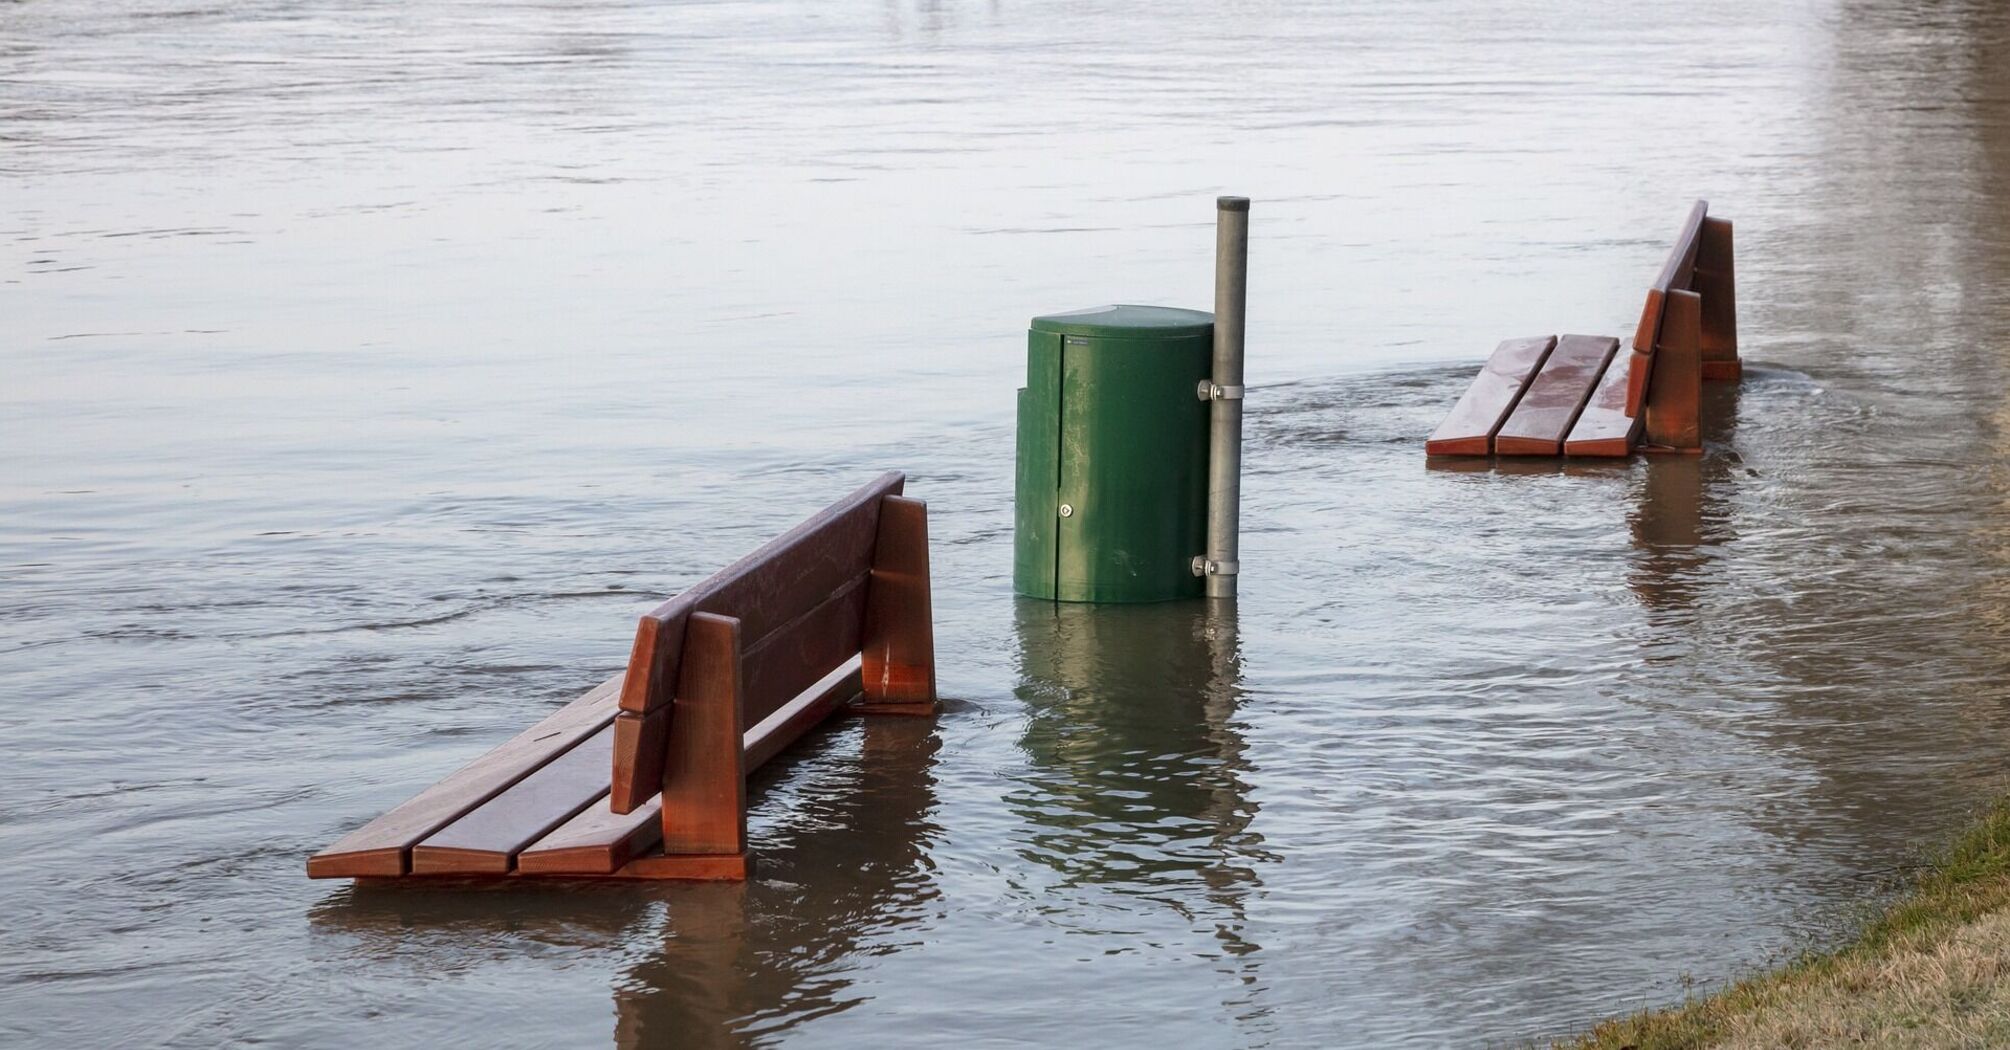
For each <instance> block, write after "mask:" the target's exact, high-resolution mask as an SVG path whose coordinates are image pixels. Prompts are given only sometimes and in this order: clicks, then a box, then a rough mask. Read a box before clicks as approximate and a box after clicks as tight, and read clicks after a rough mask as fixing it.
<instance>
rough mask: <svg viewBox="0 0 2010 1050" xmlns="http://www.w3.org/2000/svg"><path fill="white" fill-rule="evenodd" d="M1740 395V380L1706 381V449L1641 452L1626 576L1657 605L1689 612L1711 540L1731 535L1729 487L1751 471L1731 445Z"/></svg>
mask: <svg viewBox="0 0 2010 1050" xmlns="http://www.w3.org/2000/svg"><path fill="white" fill-rule="evenodd" d="M1738 405H1739V397H1738V385H1737V384H1734V383H1711V384H1708V385H1707V386H1705V387H1704V389H1703V446H1704V448H1705V449H1706V450H1707V451H1706V453H1705V454H1704V455H1701V456H1681V455H1655V456H1646V457H1642V462H1641V465H1640V468H1639V469H1640V479H1641V480H1640V484H1639V487H1638V491H1637V493H1635V496H1634V499H1633V501H1632V506H1631V508H1630V509H1629V510H1628V512H1627V515H1626V524H1627V528H1628V530H1629V532H1630V533H1631V534H1632V537H1633V546H1634V549H1635V550H1636V551H1637V552H1638V557H1636V558H1635V559H1634V560H1633V564H1632V567H1631V569H1630V570H1629V571H1628V573H1627V580H1628V582H1629V584H1630V585H1631V587H1632V588H1633V593H1634V595H1635V596H1636V597H1637V598H1638V599H1639V601H1640V604H1641V605H1642V606H1643V607H1645V608H1647V609H1648V610H1650V611H1674V612H1684V611H1688V610H1692V609H1693V608H1694V606H1695V604H1696V598H1697V593H1696V591H1697V588H1699V587H1701V586H1703V585H1704V584H1705V581H1706V573H1705V570H1706V568H1707V566H1708V564H1709V561H1710V558H1711V554H1710V551H1709V549H1708V548H1710V547H1714V546H1717V545H1720V544H1723V543H1725V542H1727V541H1728V540H1730V539H1731V538H1732V531H1731V515H1730V513H1729V512H1728V510H1727V509H1726V507H1727V504H1726V501H1725V498H1724V490H1725V489H1726V488H1727V487H1728V486H1730V485H1733V484H1736V481H1737V479H1738V478H1739V477H1741V476H1743V475H1744V472H1743V470H1742V469H1741V468H1739V467H1738V457H1737V453H1736V452H1735V451H1733V450H1731V449H1730V448H1728V447H1726V446H1727V445H1728V443H1729V442H1730V440H1731V438H1732V435H1733V434H1734V433H1735V428H1736V424H1737V413H1738Z"/></svg>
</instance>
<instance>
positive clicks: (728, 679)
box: [662, 612, 747, 854]
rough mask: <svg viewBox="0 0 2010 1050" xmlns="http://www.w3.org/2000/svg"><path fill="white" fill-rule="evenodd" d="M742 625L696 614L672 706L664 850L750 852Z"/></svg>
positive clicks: (665, 782)
mask: <svg viewBox="0 0 2010 1050" xmlns="http://www.w3.org/2000/svg"><path fill="white" fill-rule="evenodd" d="M740 639H741V632H740V621H738V620H736V619H734V618H732V617H730V616H719V615H716V614H713V613H706V612H697V613H692V614H691V617H690V620H689V622H688V623H686V625H685V627H684V654H683V670H682V672H681V673H680V675H679V677H678V684H677V699H676V701H675V703H674V705H673V707H672V709H671V710H672V713H671V716H670V717H671V724H672V727H673V728H672V731H671V733H670V754H669V759H668V763H667V771H666V772H665V774H664V778H663V795H662V798H663V852H665V853H711V854H733V853H739V852H741V851H742V850H744V849H746V846H747V806H746V791H747V785H746V771H745V767H744V766H743V764H742V750H741V748H742V743H743V741H742V730H741V726H742V725H743V724H744V721H743V718H744V716H743V714H742V705H743V703H744V688H743V682H742V678H741V667H740V654H741V651H742V649H741V641H740Z"/></svg>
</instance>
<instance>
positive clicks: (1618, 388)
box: [1563, 353, 1642, 456]
mask: <svg viewBox="0 0 2010 1050" xmlns="http://www.w3.org/2000/svg"><path fill="white" fill-rule="evenodd" d="M1641 360H1642V358H1641V355H1639V354H1634V353H1624V354H1614V355H1613V359H1612V363H1611V364H1609V365H1607V366H1606V368H1605V374H1604V375H1603V376H1601V377H1600V378H1599V380H1598V388H1597V389H1596V390H1594V391H1592V394H1591V400H1590V401H1587V402H1585V405H1584V411H1583V412H1582V413H1579V415H1578V417H1577V423H1576V425H1575V426H1572V427H1571V428H1570V436H1569V437H1568V438H1565V439H1564V442H1563V452H1564V455H1567V456H1629V455H1632V454H1633V446H1634V445H1636V444H1638V443H1639V441H1640V426H1641V423H1642V417H1640V416H1629V415H1627V414H1626V389H1627V381H1628V379H1629V378H1630V376H1631V373H1632V371H1633V368H1634V366H1635V365H1637V364H1638V363H1639V362H1640V361H1641Z"/></svg>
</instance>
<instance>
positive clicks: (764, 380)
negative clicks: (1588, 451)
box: [0, 0, 2010, 1048]
mask: <svg viewBox="0 0 2010 1050" xmlns="http://www.w3.org/2000/svg"><path fill="white" fill-rule="evenodd" d="M2006 46H2010V14H2006V13H2005V11H2004V10H2002V9H2000V8H1999V6H1998V5H1995V4H1993V3H1988V2H1982V0H1977V2H1969V3H1959V2H1950V3H1918V4H1907V3H1881V4H1870V3H1820V2H1808V3H1795V4H1777V5H1754V4H1745V3H1736V2H1730V0H1699V2H1697V3H1691V4H1686V5H1660V6H1654V5H1648V6H1639V5H1632V6H1625V7H1618V6H1613V5H1590V4H1585V5H1574V4H1563V3H1554V2H1547V0H1510V2H1507V3H1498V2H1486V3H1481V2H1474V0H1433V2H1423V3H1396V2H1393V0H1372V2H1365V3H1352V4H1324V3H1314V2H1309V0H1301V2H1295V3H1294V2H1254V3H1238V4H1218V3H1194V2H1187V0H1169V2H1161V3H1154V4H1141V3H1136V2H1135V0H1089V2H1082V3H1066V4H1060V3H1049V4H1037V3H1018V2H1014V0H989V2H954V0H935V2H914V0H890V2H883V3H874V4H866V3H817V2H800V0H772V2H720V3H639V2H633V0H568V2H565V3H552V2H544V0H536V2H533V0H517V2H511V0H502V2H497V0H483V2H480V3H475V2H472V0H396V2H389V0H344V2H341V3H335V2H331V0H223V2H207V0H203V2H193V0H62V2H56V0H14V2H10V3H5V4H0V203H4V207H0V319H4V320H0V749H4V750H0V759H4V760H0V900H4V901H5V902H6V903H5V908H4V920H0V1043H5V1044H8V1045H21V1046H177V1047H178V1046H190V1047H213V1046H222V1045H242V1044H250V1043H266V1044H276V1045H282V1046H317V1047H318V1046H327V1047H336V1046H354V1045H357V1044H358V1043H362V1042H375V1043H378V1044H383V1045H421V1044H426V1045H513V1046H591V1045H596V1044H607V1043H611V1044H614V1045H617V1046H644V1045H649V1046H655V1045H663V1046H671V1045H678V1046H710V1045H735V1044H757V1045H789V1046H802V1047H826V1046H829V1047H853V1046H861V1045H872V1046H878V1047H888V1048H892V1047H910V1046H911V1047H922V1046H929V1047H934V1046H940V1045H943V1044H944V1042H945V1041H951V1042H954V1043H956V1044H958V1045H970V1046H1002V1045H1010V1044H1015V1043H1020V1042H1031V1043H1035V1044H1041V1045H1074V1044H1096V1045H1106V1046H1161V1045H1177V1046H1223V1047H1240V1046H1279V1047H1287V1046H1330V1047H1340V1046H1348V1047H1352V1046H1362V1047H1387V1046H1461V1047H1469V1046H1470V1047H1477V1046H1485V1045H1490V1044H1495V1045H1498V1044H1502V1043H1507V1042H1510V1041H1513V1040H1516V1039H1520V1038H1528V1037H1539V1036H1544V1035H1549V1034H1555V1033H1559V1032H1564V1031H1568V1030H1570V1029H1571V1028H1572V1027H1573V1026H1575V1025H1578V1024H1581V1023H1583V1022H1585V1021H1587V1020H1588V1019H1591V1018H1594V1017H1597V1016H1599V1015H1602V1014H1606V1013H1608V1012H1612V1011H1618V1010H1625V1009H1630V1008H1635V1007H1639V1006H1642V1005H1647V1004H1655V1003H1663V1002H1669V1001H1673V1000H1677V999H1679V998H1681V997H1682V996H1683V994H1685V991H1686V990H1687V989H1688V988H1689V987H1690V986H1691V982H1698V983H1700V984H1702V985H1708V984H1709V983H1711V982H1714V981H1717V980H1721V979H1723V978H1725V977H1728V976H1731V975H1733V974H1735V973H1737V972H1739V971H1740V970H1741V969H1743V968H1747V967H1750V966H1755V965H1761V964H1764V963H1765V962H1767V961H1768V960H1772V959H1777V958H1779V957H1781V956H1782V955H1783V954H1787V953H1791V952H1793V951H1795V950H1797V949H1799V948H1801V947H1804V946H1807V945H1809V944H1819V943H1821V941H1822V940H1823V938H1825V937H1829V936H1833V935H1834V933H1835V931H1837V930H1840V929H1844V928H1847V926H1848V924H1849V922H1850V921H1851V919H1852V917H1853V916H1855V915H1856V914H1858V913H1859V911H1860V909H1862V908H1863V907H1865V906H1866V905H1867V904H1869V903H1871V902H1874V901H1875V900H1877V899H1878V898H1879V896H1880V894H1882V893H1884V892H1887V891H1888V889H1889V887H1890V886H1891V885H1892V883H1893V880H1894V878H1895V877H1896V876H1899V875H1902V874H1903V872H1904V871H1905V870H1906V868H1907V866H1908V865H1909V864H1911V863H1913V862H1914V861H1915V860H1916V859H1917V857H1918V856H1919V852H1918V851H1919V850H1920V849H1922V848H1925V847H1929V846H1931V845H1932V844H1933V843H1934V842H1936V841H1940V840H1942V839H1944V838H1945V836H1947V835H1948V834H1950V833H1951V832H1952V831H1953V830H1954V829H1955V828H1957V827H1958V826H1959V825H1960V824H1961V822H1962V821H1963V819H1964V817H1965V815H1966V814H1968V813H1969V812H1971V811H1972V809H1973V808H1974V807H1975V806H1976V805H1977V804H1978V803H1979V802H1981V801H1982V800H1984V799H1986V798H1987V797H1989V796H1990V795H1991V794H1992V793H1993V792H1996V791H1998V790H2000V789H2002V788H2004V787H2005V786H2006V782H2005V769H2006V759H2010V699H2006V696H2005V694H2004V691H2003V689H2002V687H2001V686H2000V684H1999V683H2001V682H2002V681H2004V679H2005V673H2006V671H2010V666H2006V665H2010V648H2006V645H2005V642H2006V638H2005V635H2006V632H2010V592H2006V584H2010V576H2006V572H2005V563H2006V557H2010V535H2006V533H2005V530H2004V528H2003V526H2002V522H2003V520H2004V518H2005V512H2006V508H2005V501H2006V498H2010V489H2006V484H2005V482H2006V478H2005V476H2004V472H2003V468H2002V463H2003V456H2002V453H2003V450H2004V444H2005V434H2004V432H2005V426H2006V424H2010V404H2006V399H2005V394H2004V391H2005V389H2006V380H2010V375H2006V371H2010V368H2006V358H2005V348H2006V346H2007V345H2010V66H2006V65H2005V64H2004V62H2003V61H2002V54H2003V53H2004V49H2005V47H2006ZM1218 193H1241V194H1246V195H1248V196H1250V197H1252V198H1254V199H1255V201H1256V204H1255V210H1254V212H1253V235H1252V237H1253V248H1252V274H1251V285H1252V288H1251V296H1250V323H1249V343H1250V347H1251V360H1250V368H1249V370H1250V377H1251V383H1252V391H1251V395H1250V400H1249V402H1248V411H1249V414H1250V416H1249V445H1248V452H1247V478H1246V488H1245V510H1244V520H1245V523H1246V525H1247V530H1248V531H1247V534H1246V536H1245V539H1244V559H1243V563H1244V566H1245V577H1244V579H1243V581H1242V586H1243V597H1242V599H1241V602H1240V604H1239V607H1238V608H1237V609H1236V610H1234V612H1233V613H1232V614H1217V615H1213V616H1210V615H1209V614H1208V613H1207V611H1206V610H1205V609H1204V608H1201V607H1200V606H1198V605H1170V606H1160V607H1150V608H1129V609H1123V608H1106V609H1090V608H1084V607H1055V606H1051V605H1047V604H1042V603H1037V602H1026V601H1018V600H1015V599H1014V598H1013V597H1012V594H1011V588H1010V578H1009V574H1010V549H1011V483H1012V448H1013V442H1012V426H1013V420H1012V412H1013V397H1014V395H1013V391H1014V389H1015V387H1016V386H1017V385H1018V384H1019V382H1020V379H1021V375H1022V370H1023V367H1024V345H1023V340H1024V334H1023V333H1024V325H1025V322H1026V320H1027V319H1028V318H1030V317H1032V316H1034V315H1036V314H1042V313H1049V312H1054V311H1058V310H1066V309H1073V308H1079V307H1084V306H1090V305H1095V304H1098V303H1103V302H1112V301H1116V302H1149V303H1164V304H1167V305H1186V306H1196V307H1201V308H1205V307H1206V306H1207V305H1208V304H1209V302H1210V291H1209V282H1210V279H1211V258H1210V253H1211V250H1212V242H1213V232H1212V221H1213V205H1212V198H1213V197H1214V196H1215V195H1216V194H1218ZM1699 196H1702V197H1708V198H1710V199H1711V200H1712V202H1713V205H1714V212H1715V213H1717V214H1722V215H1725V216H1727V217H1730V218H1732V219H1733V220H1734V221H1735V222H1736V223H1737V229H1738V251H1739V256H1738V277H1739V285H1740V287H1739V306H1740V308H1741V316H1740V318H1739V322H1740V332H1741V336H1742V340H1743V344H1744V350H1745V355H1746V357H1747V359H1748V361H1749V362H1750V363H1751V367H1750V369H1749V372H1748V375H1747V378H1746V380H1745V382H1744V383H1743V384H1742V386H1741V387H1740V388H1738V389H1736V390H1725V389H1713V391H1712V392H1711V395H1710V397H1711V400H1710V403H1709V411H1710V422H1709V424H1708V427H1707V433H1706V437H1707V440H1708V444H1709V449H1708V452H1707V454H1706V455H1705V456H1703V457H1701V459H1700V460H1681V459H1662V460H1653V461H1646V462H1635V463H1632V464H1625V465H1613V466H1601V467H1588V468H1576V467H1573V468H1569V469H1560V468H1557V467H1556V466H1554V465H1549V464H1531V465H1526V466H1515V467H1513V468H1512V469H1510V468H1509V467H1506V466H1503V467H1501V468H1498V469H1491V468H1483V469H1456V468H1448V467H1444V466H1440V467H1436V468H1431V467H1427V466H1426V463H1425V460H1424V457H1423V455H1422V451H1421V441H1422V438H1423V435H1424V434H1425V433H1427V432H1428V431H1429V430H1430V428H1431V427H1432V426H1433V425H1434V424H1435V422H1436V421H1437V419H1438V417H1439V416H1440V415H1441V413H1442V412H1443V411H1444V410H1445V409H1446V408H1447V407H1448V406H1449V405H1450V404H1451V402H1452V401H1453V400H1454V399H1455V398H1456V397H1457V395H1458V393H1459V391H1460V390H1461V389H1462V388H1463V385H1464V383H1465V382H1466V380H1467V378H1468V377H1469V376H1470V374H1471V372H1472V370H1473V369H1474V367H1475V365H1476V363H1477V362H1478V361H1479V359H1480V358H1481V357H1482V356H1483V355H1484V354H1485V353H1486V352H1487V351H1488V350H1489V349H1490V348H1491V347H1492V345H1493V344H1494V343H1495V342H1496V341H1497V340H1499V339H1501V338H1505V337H1508V336H1518V335H1526V334H1534V333H1546V332H1554V331H1588V332H1605V333H1625V332H1629V331H1630V330H1631V315H1632V314H1633V313H1634V312H1635V311H1636V310H1637V308H1638V302H1639V298H1640V295H1641V293H1642V291H1643V289H1644V287H1645V285H1646V283H1647V282H1648V280H1649V279H1650V278H1651V276H1652V275H1653V273H1654V272H1655V269H1656V267H1657V266H1658V264H1659V261H1660V257H1661V255H1662V253H1663V252H1664V251H1665V250H1666V245H1667V242H1668V241H1669V239H1670V238H1672V236H1673V234H1674V232H1675V225H1676V222H1677V220H1678V219H1679V217H1680V216H1681V214H1682V212H1683V210H1684V209H1685V207H1686V205H1687V202H1688V201H1689V199H1691V198H1693V197H1699ZM884 468H899V469H904V470H906V471H908V472H909V474H910V482H909V492H910V493H911V494H913V495H917V496H920V497H923V498H925V499H927V500H928V501H929V504H930V507H931V514H932V522H931V525H932V529H933V535H934V543H935V551H934V558H935V566H936V575H937V578H936V584H935V602H936V605H935V608H936V613H937V621H938V622H937V632H938V645H939V650H940V654H941V671H940V677H941V688H942V692H943V694H944V695H945V697H947V698H948V699H949V703H948V705H947V706H948V709H947V711H946V712H945V714H944V715H943V716H942V717H941V718H940V719H939V721H937V722H936V723H934V724H933V725H928V724H920V723H911V722H894V721H876V722H871V723H857V722H853V723H846V724H840V725H838V726H836V727H834V728H833V729H832V730H831V731H830V732H828V733H826V734H824V735H822V736H820V737H818V738H815V740H814V742H812V743H810V744H808V745H806V746H804V747H802V748H801V749H799V750H798V751H797V752H795V753H794V755H793V756H792V757H791V758H790V759H789V760H787V761H785V762H781V763H778V764H777V766H776V767H773V768H771V769H770V770H768V771H764V772H763V773H762V774H761V775H760V776H759V777H758V778H757V781H756V784H755V790H754V798H755V800H756V805H755V808H754V816H753V836H754V842H755V847H754V856H755V859H756V863H757V866H758V870H757V877H756V878H755V879H754V880H753V881H751V882H749V883H747V884H746V885H744V886H657V887H612V888H609V887H599V888H570V889H566V888H536V887H525V888H516V889H511V890H508V891H470V890H464V889H463V890H416V891H384V890H357V889H354V888H351V887H349V886H347V885H346V884H339V883H326V882H309V881H308V880H306V879H305V878H304V876H303V870H302V864H303V860H304V858H305V856H306V855H307V854H308V853H309V852H311V851H312V850H314V849H315V848H318V847H319V846H320V845H322V844H324V843H326V842H328V841H330V840H332V839H333V838H335V837H337V836H338V835H339V834H341V833H342V832H344V831H345V830H347V829H349V828H351V827H354V826H356V825H357V824H358V823H360V822H361V821H363V820H365V819H367V818H368V817H371V816H374V815H375V814H377V813H379V812H381V811H382V810H384V809H385V808H388V807H389V806H391V805H393V804H395V803H397V802H398V801H400V800H402V799H404V798H405V797H407V796H409V795H410V794H412V793H413V792H415V791H417V790H418V789H420V788H422V787H424V786H426V785H427V784H430V783H432V782H433V781H434V780H436V779H438V778H439V777H441V776H442V775H444V774H445V773H447V772H448V771H450V770H451V769H453V768H455V767H456V766H458V765H459V764H460V763H461V762H463V761H465V760H467V759H469V758H471V757H473V756H475V755H477V754H479V753H481V752H482V751H484V750H486V749H487V748H488V747H490V746H492V745H493V744H494V743H496V742H498V741H499V740H501V739H503V738H505V737H507V736H509V735H511V734H513V733H514V732H516V731H517V730H518V729H520V728H521V727H523V726H525V725H527V724H529V723H530V722H531V721H533V720H535V719H536V718H538V717H539V716H540V715H541V714H542V713H543V712H545V711H547V710H549V709H550V708H551V707H552V706H553V705H555V704H557V703H559V702H561V701H563V700H566V699H569V698H570V697H572V696H574V695H577V694H578V693H579V692H581V691H583V690H584V689H585V688H587V687H588V686H590V685H592V684H593V683H595V682H597V681H599V680H600V679H601V678H602V677H603V676H604V675H606V674H607V673H608V672H609V671H611V670H612V669H614V668H616V667H618V666H619V665H620V664H621V662H622V661H623V660H624V659H625V658H626V653H627V644H628V640H629V637H630V633H631V631H632V625H633V621H634V617H635V616H636V615H637V614H638V613H639V612H640V611H641V610H643V609H645V608H647V607H649V606H650V605H651V604H652V603H653V602H654V601H655V600H656V599H657V598H659V597H660V596H662V595H665V594H668V593H672V592H675V591H676V590H678V589H679V588H681V587H683V586H685V585H687V584H689V583H691V582H692V581H694V580H696V579H699V578H701V577H703V576H704V575H706V574H707V573H709V572H710V571H711V570H712V569H714V568H716V567H718V566H719V565H721V564H723V563H724V562H725V561H727V560H729V559H730V558H731V557H733V556H735V555H737V554H738V553H741V552H743V551H745V550H746V549H748V548H749V547H751V546H752V545H754V544H755V543H757V542H759V541H760V540H761V539H763V538H765V537H767V536H769V535H771V534H773V533H774V532H775V531H777V530H779V529H781V528H783V527H785V526H786V525H787V524H789V523H791V522H792V521H793V520H795V519H796V518H798V517H800V516H802V515H803V514H805V513H807V512H808V511H809V510H811V509H813V508H815V507H817V506H820V505H821V504H823V503H824V502H827V501H828V500H830V499H832V498H835V497H836V496H837V495H839V494H840V493H842V492H844V491H846V490H848V489H849V488H851V487H852V486H854V485H856V484H858V483H860V482H861V481H863V480H864V479H866V478H868V477H870V476H871V475H872V474H874V473H875V472H877V471H879V470H881V469H884Z"/></svg>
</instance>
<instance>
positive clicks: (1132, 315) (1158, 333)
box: [1033, 306, 1214, 339]
mask: <svg viewBox="0 0 2010 1050" xmlns="http://www.w3.org/2000/svg"><path fill="white" fill-rule="evenodd" d="M1213 325H1214V315H1213V314H1211V313H1208V312H1207V311H1205V310H1181V309H1178V308H1177V307H1171V306H1092V307H1090V308H1089V309H1087V310H1073V311H1070V312H1068V313H1064V314H1048V315H1047V316H1045V317H1035V318H1033V330H1034V331H1036V332H1058V333H1060V334H1062V335H1087V336H1099V337H1101V338H1104V339H1152V338H1177V337H1179V336H1188V335H1206V334H1208V330H1209V329H1210V328H1211V327H1213Z"/></svg>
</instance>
